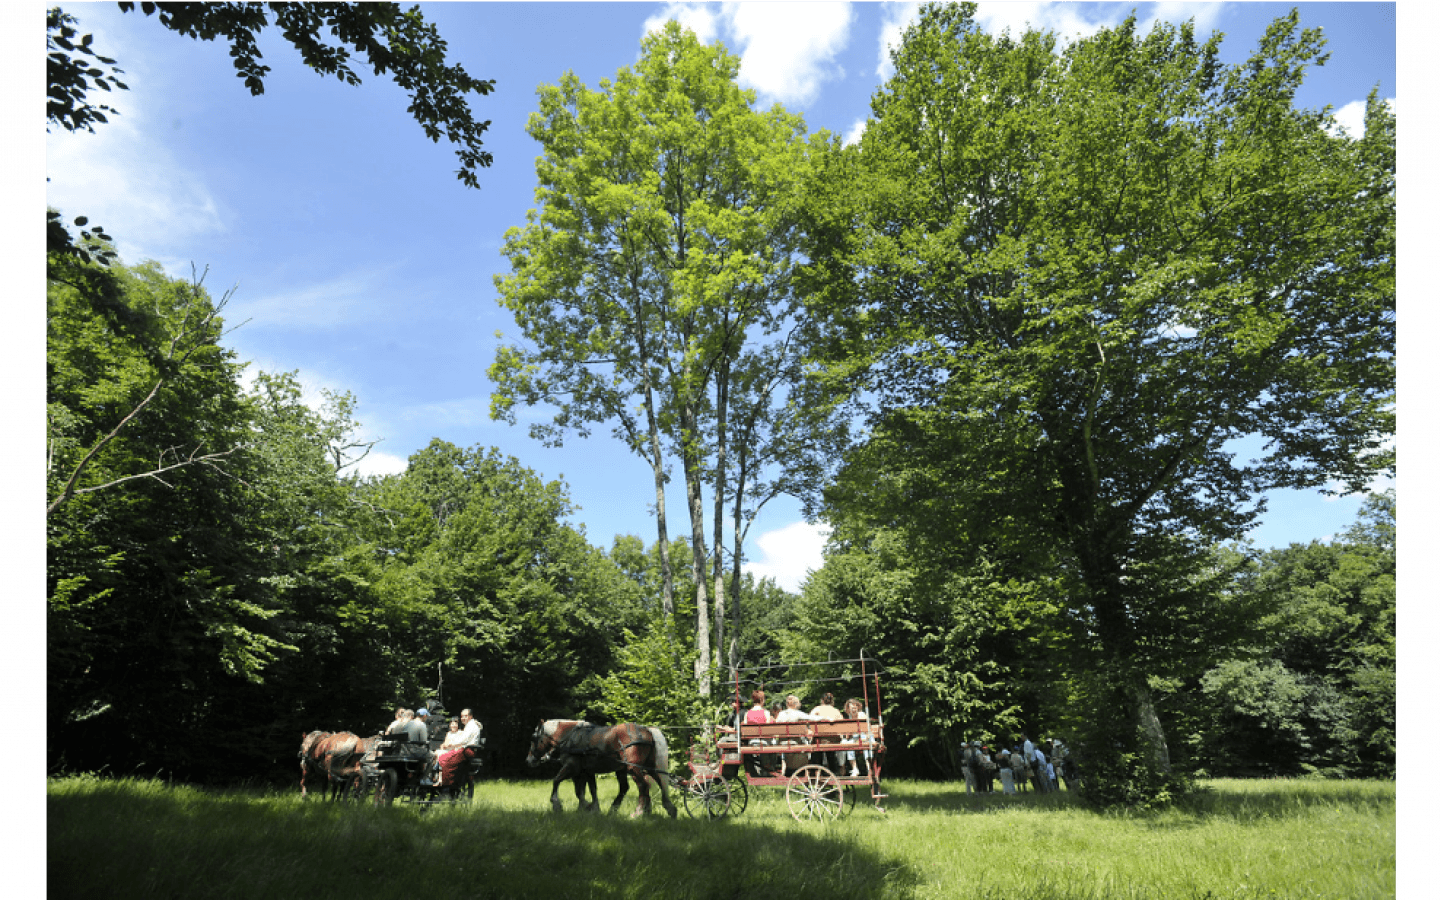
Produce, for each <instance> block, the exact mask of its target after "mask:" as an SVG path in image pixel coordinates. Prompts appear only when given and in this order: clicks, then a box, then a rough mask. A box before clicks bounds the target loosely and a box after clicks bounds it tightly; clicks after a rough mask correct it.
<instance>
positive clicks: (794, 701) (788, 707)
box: [775, 694, 839, 722]
mask: <svg viewBox="0 0 1440 900" xmlns="http://www.w3.org/2000/svg"><path fill="white" fill-rule="evenodd" d="M836 718H839V716H836ZM819 720H820V717H819V716H817V715H814V714H812V713H807V712H805V711H804V710H802V709H800V698H799V697H797V696H795V695H794V694H791V695H790V696H788V697H786V698H785V708H784V709H782V710H780V714H779V715H778V716H776V717H775V721H777V722H818V721H819Z"/></svg>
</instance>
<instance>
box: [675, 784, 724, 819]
mask: <svg viewBox="0 0 1440 900" xmlns="http://www.w3.org/2000/svg"><path fill="white" fill-rule="evenodd" d="M732 785H733V782H729V781H726V780H725V779H724V778H722V777H721V776H719V775H716V774H714V773H711V772H697V773H696V774H695V777H694V778H692V779H690V780H689V781H688V782H686V784H685V811H686V812H687V813H689V814H690V815H691V816H692V817H695V818H699V817H701V816H705V817H707V818H711V819H718V818H720V817H721V816H723V815H726V814H727V813H730V812H732V811H733V810H732V809H731V803H732V802H733V795H732V793H731V787H732Z"/></svg>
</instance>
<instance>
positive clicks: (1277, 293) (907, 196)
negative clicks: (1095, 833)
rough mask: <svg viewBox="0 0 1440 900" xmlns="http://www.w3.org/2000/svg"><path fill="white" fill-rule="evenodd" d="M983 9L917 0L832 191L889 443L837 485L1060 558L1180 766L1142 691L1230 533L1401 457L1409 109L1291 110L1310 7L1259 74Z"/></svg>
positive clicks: (815, 294)
mask: <svg viewBox="0 0 1440 900" xmlns="http://www.w3.org/2000/svg"><path fill="white" fill-rule="evenodd" d="M973 15H974V7H973V4H961V5H948V4H947V5H939V4H930V5H926V6H925V7H923V8H922V10H921V14H920V18H919V21H918V22H917V23H916V24H915V25H914V26H912V27H911V28H909V29H907V31H906V32H905V34H904V36H903V40H902V42H901V45H900V46H899V47H898V48H897V49H896V50H894V51H893V54H892V59H893V62H894V65H895V75H894V76H893V77H892V78H891V79H890V80H889V81H888V82H887V83H886V84H885V86H884V87H883V88H882V89H881V90H880V91H879V92H877V93H876V95H875V97H874V99H873V101H872V109H873V117H872V119H871V120H870V122H869V123H868V126H867V128H866V130H865V133H864V136H863V137H862V139H861V141H860V143H859V145H858V147H855V148H851V149H848V150H845V151H840V152H837V153H835V154H833V155H832V157H831V158H830V160H829V162H828V167H827V169H826V170H825V172H824V173H823V175H822V176H821V177H820V178H819V179H818V180H817V187H816V191H815V197H816V208H815V211H814V213H813V214H812V216H811V223H810V225H811V227H810V230H809V233H810V235H811V240H812V243H811V244H810V245H808V246H807V248H806V251H807V255H808V256H809V257H810V259H811V261H812V262H811V264H810V266H809V267H808V270H807V286H808V301H809V309H810V311H811V312H812V314H814V315H816V316H817V317H820V319H821V321H822V322H823V323H824V324H823V331H824V333H826V334H827V336H828V337H827V341H826V343H824V344H822V345H821V346H820V347H819V348H818V350H817V355H818V356H819V358H820V359H822V360H823V362H824V364H825V366H826V371H827V377H828V378H831V379H834V380H837V381H847V382H853V383H855V384H858V385H860V386H862V387H863V389H865V390H866V391H868V392H870V394H871V396H872V398H873V403H872V414H871V428H872V438H871V447H872V450H870V451H865V452H869V453H870V454H871V456H872V457H874V456H875V455H876V453H878V452H879V451H878V448H879V447H880V446H882V445H883V446H886V447H889V448H890V449H889V450H888V451H886V459H887V460H888V462H886V463H882V464H881V466H880V469H879V473H878V474H879V476H880V477H876V474H877V473H876V472H875V471H874V470H872V471H871V472H870V474H869V475H868V476H867V477H863V478H862V477H857V478H855V479H853V480H852V483H853V485H854V488H853V489H847V490H848V492H844V493H841V492H837V493H834V494H832V495H831V502H832V503H836V504H840V503H846V504H855V503H870V504H874V506H873V507H872V509H873V514H872V519H879V518H883V519H884V520H885V521H887V522H893V523H897V524H900V525H902V526H904V527H907V528H909V529H912V530H914V531H917V532H918V531H920V530H921V529H922V528H923V527H925V525H926V524H929V523H933V522H935V521H939V520H949V521H953V522H956V523H959V525H960V527H958V528H956V529H955V530H954V531H955V533H956V534H957V538H958V539H959V540H960V541H962V542H963V543H964V545H965V546H968V547H972V548H974V547H985V548H988V550H987V552H989V553H992V554H999V555H1000V556H1002V557H1004V558H1005V559H1006V560H1008V562H1009V564H1010V565H1011V566H1013V567H1015V568H1013V569H1012V571H1014V572H1016V573H1017V574H1021V575H1024V574H1026V573H1028V572H1034V571H1036V570H1035V569H1034V568H1033V565H1032V564H1033V561H1034V560H1035V559H1037V558H1040V559H1044V560H1046V564H1047V566H1048V567H1049V569H1048V571H1049V572H1050V573H1052V574H1056V575H1059V576H1060V577H1062V578H1063V579H1064V582H1065V583H1064V585H1063V590H1062V592H1061V594H1060V596H1061V597H1063V603H1062V604H1061V607H1062V610H1063V613H1064V616H1065V617H1066V619H1067V620H1068V622H1069V629H1070V632H1071V634H1072V637H1073V640H1074V642H1075V644H1076V646H1077V647H1078V648H1080V649H1081V650H1082V651H1084V652H1085V653H1086V654H1087V655H1088V658H1089V662H1088V664H1086V668H1088V669H1089V670H1090V671H1103V672H1105V673H1107V675H1106V678H1107V679H1108V685H1107V686H1103V690H1102V693H1104V694H1105V699H1104V701H1103V702H1105V703H1113V702H1115V701H1116V698H1117V697H1118V698H1122V699H1123V703H1124V705H1125V706H1126V707H1128V708H1130V709H1132V710H1133V711H1134V714H1135V724H1136V727H1137V728H1139V729H1140V731H1141V733H1142V735H1143V739H1142V740H1141V743H1142V744H1143V745H1146V746H1148V747H1149V752H1151V753H1152V754H1153V762H1154V764H1155V766H1156V767H1157V768H1158V769H1160V770H1162V771H1163V770H1164V769H1165V768H1167V767H1168V763H1167V761H1166V751H1165V739H1164V734H1163V730H1162V728H1161V725H1160V722H1159V720H1158V718H1157V717H1156V716H1155V712H1154V705H1153V701H1152V698H1151V687H1150V682H1151V678H1152V676H1154V675H1156V674H1157V673H1159V672H1160V671H1162V670H1163V667H1164V666H1165V665H1166V664H1167V660H1169V659H1170V658H1171V656H1172V654H1173V653H1174V651H1175V642H1174V640H1173V638H1174V637H1175V636H1176V632H1175V627H1176V626H1177V623H1181V622H1185V623H1193V624H1194V625H1195V626H1196V627H1203V619H1202V620H1196V619H1193V617H1192V614H1191V613H1186V614H1184V615H1179V616H1178V617H1177V614H1178V613H1179V611H1180V610H1181V609H1189V610H1193V615H1195V616H1203V615H1204V610H1203V606H1204V600H1203V595H1202V594H1197V593H1196V592H1195V591H1194V586H1195V584H1196V578H1197V577H1199V576H1198V574H1197V573H1198V572H1199V571H1200V570H1201V569H1202V568H1203V563H1202V562H1201V560H1202V559H1203V557H1204V555H1205V553H1206V552H1207V548H1208V546H1209V545H1210V544H1212V543H1213V542H1215V541H1217V540H1222V539H1234V538H1239V537H1241V536H1243V534H1244V531H1245V529H1246V528H1247V527H1248V526H1249V525H1250V524H1251V523H1253V522H1254V520H1255V518H1256V516H1257V515H1258V514H1259V513H1260V512H1261V511H1262V510H1263V506H1264V504H1263V499H1261V496H1260V495H1261V493H1262V492H1263V491H1265V490H1268V489H1271V488H1276V487H1302V488H1316V487H1323V486H1326V485H1330V484H1338V485H1340V486H1341V488H1340V489H1343V490H1347V491H1356V490H1363V489H1364V488H1365V487H1366V485H1367V483H1368V482H1369V481H1370V479H1372V478H1373V477H1374V476H1375V475H1376V474H1378V473H1383V472H1393V464H1394V457H1393V450H1392V449H1390V445H1389V444H1388V443H1387V441H1388V439H1389V438H1390V437H1391V436H1392V435H1393V431H1394V340H1395V318H1394V303H1395V287H1394V285H1395V282H1394V273H1395V255H1394V246H1395V245H1394V234H1395V231H1394V227H1395V226H1394V201H1395V180H1394V134H1395V131H1394V119H1393V116H1392V115H1391V114H1390V112H1389V111H1388V110H1387V108H1386V107H1385V105H1384V104H1382V103H1380V102H1379V101H1378V100H1377V99H1376V98H1375V97H1374V96H1373V95H1372V97H1371V99H1370V103H1369V107H1368V111H1367V116H1366V123H1367V127H1366V133H1365V135H1364V137H1362V138H1360V139H1358V140H1357V139H1351V138H1349V137H1346V136H1343V135H1337V134H1335V133H1333V132H1332V130H1331V129H1330V127H1329V125H1330V122H1331V120H1330V119H1329V117H1328V114H1327V113H1326V111H1323V110H1305V109H1299V108H1296V107H1295V105H1294V103H1293V99H1294V93H1295V89H1296V88H1297V87H1298V86H1299V84H1300V83H1301V80H1302V78H1303V77H1304V73H1305V70H1306V68H1307V67H1308V66H1310V65H1320V64H1322V63H1323V62H1324V55H1323V39H1322V38H1321V36H1320V34H1319V32H1318V31H1314V30H1302V29H1300V27H1299V24H1298V18H1297V16H1296V15H1295V14H1293V13H1292V14H1290V15H1288V16H1285V17H1282V18H1280V19H1278V20H1276V21H1275V22H1274V23H1273V24H1272V25H1271V26H1270V28H1269V29H1268V30H1267V32H1266V35H1265V37H1264V38H1263V39H1262V40H1261V42H1260V45H1259V47H1257V48H1256V50H1255V51H1254V53H1253V54H1252V55H1251V57H1250V58H1249V59H1248V60H1247V61H1245V62H1244V63H1240V64H1236V65H1225V64H1222V63H1221V62H1220V61H1219V58H1218V47H1219V42H1220V40H1221V38H1220V36H1219V35H1215V36H1212V37H1211V38H1210V39H1208V40H1206V41H1204V42H1203V43H1201V42H1198V41H1197V40H1196V37H1195V35H1194V29H1193V26H1192V25H1189V24H1187V25H1185V26H1182V27H1180V28H1175V27H1172V26H1170V25H1166V24H1163V23H1162V24H1157V25H1156V26H1155V27H1154V28H1153V30H1152V31H1151V32H1150V33H1149V34H1148V35H1141V34H1139V33H1137V29H1136V22H1135V18H1134V16H1133V15H1132V16H1131V18H1130V19H1128V20H1127V21H1126V22H1125V23H1123V24H1122V25H1120V26H1118V27H1116V28H1111V29H1104V30H1102V31H1100V32H1099V33H1097V34H1095V35H1092V36H1090V37H1087V38H1083V39H1079V40H1076V41H1074V42H1073V43H1071V44H1069V45H1068V46H1066V47H1064V48H1063V49H1060V48H1057V46H1056V42H1055V38H1054V36H1053V35H1049V34H1043V33H1038V32H1034V31H1027V32H1025V33H1024V34H1022V35H1020V36H1018V37H1015V36H1011V35H1009V34H1008V33H1006V34H1002V35H998V36H997V35H991V34H987V33H985V32H983V31H981V30H980V29H979V28H978V27H977V26H976V25H975V22H974V18H973ZM1242 438H1258V439H1261V440H1263V441H1264V442H1265V444H1266V452H1265V454H1264V455H1263V456H1262V457H1261V458H1258V459H1253V460H1247V459H1244V458H1242V456H1241V455H1238V454H1237V449H1236V448H1237V445H1236V443H1235V442H1236V441H1237V440H1239V439H1242ZM853 464H854V463H852V465H853ZM867 465H868V464H867ZM844 483H845V479H844V478H843V477H842V479H841V484H842V485H843V484H844ZM971 555H973V553H972V554H971ZM1027 560H1028V561H1027ZM1187 598H1189V599H1187ZM1186 627H1190V626H1189V625H1187V626H1186ZM1097 702H1102V701H1100V700H1097Z"/></svg>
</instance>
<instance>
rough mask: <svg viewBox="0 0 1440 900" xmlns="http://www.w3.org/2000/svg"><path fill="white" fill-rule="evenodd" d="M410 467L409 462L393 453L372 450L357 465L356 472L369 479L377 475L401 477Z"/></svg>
mask: <svg viewBox="0 0 1440 900" xmlns="http://www.w3.org/2000/svg"><path fill="white" fill-rule="evenodd" d="M409 467H410V463H409V461H408V460H405V459H403V458H401V457H399V456H396V455H395V454H393V453H380V452H379V451H377V450H371V451H370V452H369V454H367V455H366V456H365V458H364V459H362V460H360V461H359V462H358V463H356V464H355V466H354V470H355V471H356V472H358V473H359V474H360V475H361V476H363V477H366V478H369V477H371V476H375V475H400V474H403V473H404V472H405V470H406V469H408V468H409Z"/></svg>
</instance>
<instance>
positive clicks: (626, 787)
mask: <svg viewBox="0 0 1440 900" xmlns="http://www.w3.org/2000/svg"><path fill="white" fill-rule="evenodd" d="M615 780H616V781H617V782H619V784H620V792H619V793H617V794H616V795H615V802H614V803H612V804H610V811H611V812H612V813H613V812H615V811H616V810H618V809H619V808H620V801H622V800H624V799H625V795H626V794H627V793H629V791H630V777H629V776H628V775H626V774H625V770H624V769H623V768H621V769H619V770H618V771H617V772H616V773H615Z"/></svg>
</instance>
